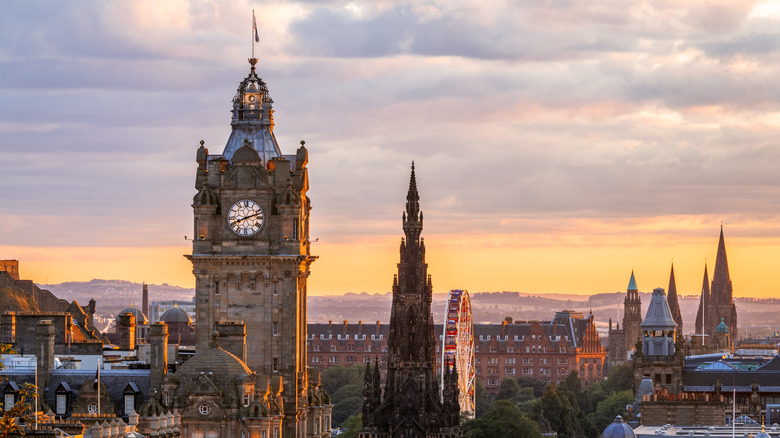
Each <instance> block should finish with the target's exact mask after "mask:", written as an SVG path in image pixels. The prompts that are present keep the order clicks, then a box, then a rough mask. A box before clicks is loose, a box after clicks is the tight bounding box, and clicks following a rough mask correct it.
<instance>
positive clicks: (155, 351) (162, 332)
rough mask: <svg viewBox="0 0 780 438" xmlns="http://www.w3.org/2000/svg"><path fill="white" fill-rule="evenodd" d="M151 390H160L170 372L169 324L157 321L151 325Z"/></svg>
mask: <svg viewBox="0 0 780 438" xmlns="http://www.w3.org/2000/svg"><path fill="white" fill-rule="evenodd" d="M150 337H151V344H152V345H151V347H152V351H151V364H150V365H151V367H150V368H151V370H150V384H151V390H152V391H154V390H155V389H157V390H160V387H161V385H162V382H163V378H165V374H167V373H168V324H166V323H164V322H155V323H154V324H152V325H151V333H150Z"/></svg>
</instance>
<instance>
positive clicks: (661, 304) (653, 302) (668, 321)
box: [641, 287, 677, 330]
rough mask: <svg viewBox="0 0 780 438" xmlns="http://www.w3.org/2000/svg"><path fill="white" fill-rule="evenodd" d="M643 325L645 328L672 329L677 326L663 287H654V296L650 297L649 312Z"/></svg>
mask: <svg viewBox="0 0 780 438" xmlns="http://www.w3.org/2000/svg"><path fill="white" fill-rule="evenodd" d="M641 325H642V329H644V330H672V329H674V328H675V327H677V323H676V322H674V319H673V318H672V312H670V311H669V303H667V302H666V294H665V293H664V289H663V288H661V287H657V288H655V289H653V296H652V297H651V298H650V305H649V306H648V307H647V314H646V315H645V319H644V321H642V324H641Z"/></svg>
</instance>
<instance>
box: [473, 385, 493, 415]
mask: <svg viewBox="0 0 780 438" xmlns="http://www.w3.org/2000/svg"><path fill="white" fill-rule="evenodd" d="M474 381H475V385H474V416H475V417H481V416H483V415H485V414H486V413H487V411H488V409H490V400H489V399H488V395H487V392H485V387H484V386H482V381H481V380H480V379H474Z"/></svg>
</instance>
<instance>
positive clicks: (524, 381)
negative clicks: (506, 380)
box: [517, 377, 547, 398]
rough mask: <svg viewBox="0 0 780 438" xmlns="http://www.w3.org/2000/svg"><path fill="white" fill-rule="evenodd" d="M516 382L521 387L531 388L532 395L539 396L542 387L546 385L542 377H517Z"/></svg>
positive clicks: (542, 390)
mask: <svg viewBox="0 0 780 438" xmlns="http://www.w3.org/2000/svg"><path fill="white" fill-rule="evenodd" d="M517 384H518V385H520V387H521V388H533V390H534V397H536V398H539V397H541V396H542V393H543V392H544V388H546V387H547V383H546V382H545V381H544V380H542V379H535V378H533V377H518V378H517Z"/></svg>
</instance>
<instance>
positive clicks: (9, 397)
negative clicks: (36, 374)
mask: <svg viewBox="0 0 780 438" xmlns="http://www.w3.org/2000/svg"><path fill="white" fill-rule="evenodd" d="M15 398H16V397H14V394H6V395H5V403H4V404H3V409H5V410H6V411H7V410H9V409H11V408H12V407H14V402H15V401H16V400H14V399H15Z"/></svg>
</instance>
